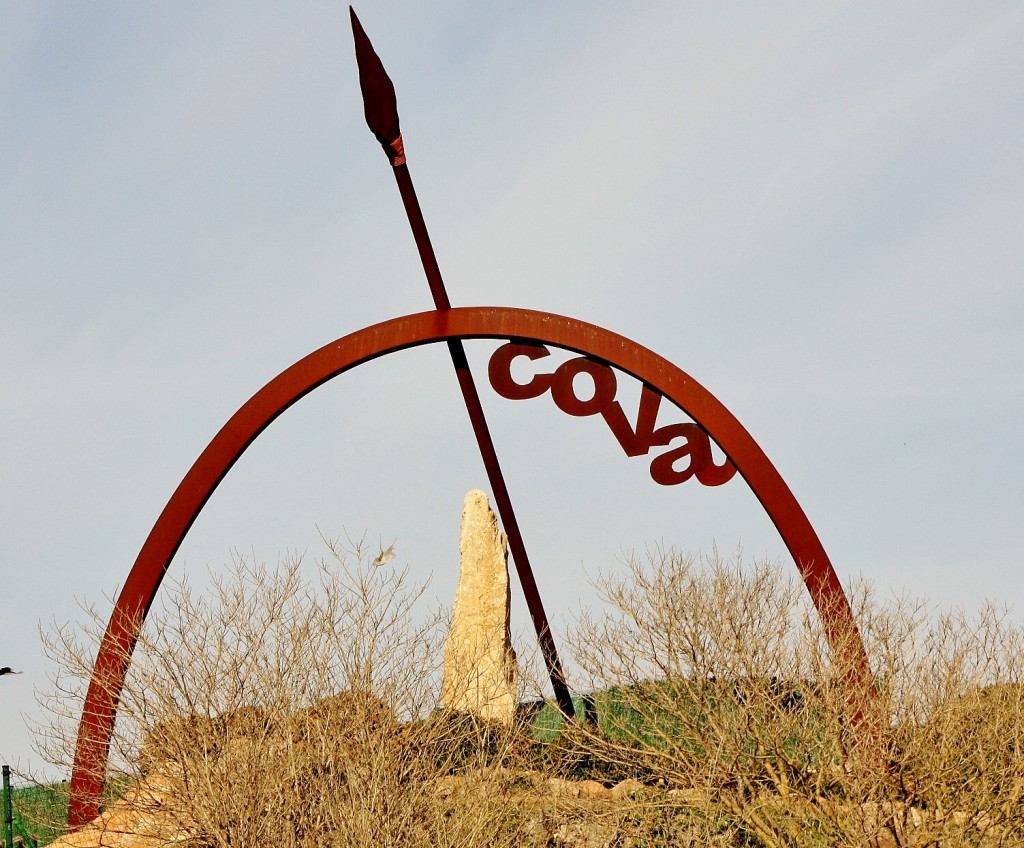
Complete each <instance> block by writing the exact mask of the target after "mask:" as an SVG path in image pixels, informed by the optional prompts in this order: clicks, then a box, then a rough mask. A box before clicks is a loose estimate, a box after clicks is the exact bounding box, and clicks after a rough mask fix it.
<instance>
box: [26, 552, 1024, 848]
mask: <svg viewBox="0 0 1024 848" xmlns="http://www.w3.org/2000/svg"><path fill="white" fill-rule="evenodd" d="M330 547H331V552H332V556H331V559H330V560H329V561H328V562H327V563H324V564H322V565H321V568H320V580H319V581H315V582H314V583H313V584H312V585H311V584H310V583H309V582H308V581H307V580H305V579H304V578H303V577H302V570H301V569H300V567H299V564H298V563H296V562H289V563H284V564H283V565H281V566H279V567H278V568H276V569H268V568H265V567H259V566H255V565H252V564H249V563H247V562H244V561H239V562H236V563H235V565H234V567H233V568H232V569H230V570H229V572H228V574H227V575H226V576H225V577H223V578H220V579H218V580H216V581H215V583H214V588H213V591H212V593H210V594H209V595H204V596H202V597H200V596H198V595H197V594H195V593H194V592H193V591H192V590H191V589H190V588H189V587H188V586H187V585H185V584H181V585H178V586H176V587H172V588H171V589H170V590H169V591H168V590H165V591H164V593H163V596H164V602H163V604H162V606H161V608H160V609H159V610H154V612H153V614H151V616H150V620H149V622H148V623H147V625H146V628H145V631H144V634H143V638H142V639H141V640H140V642H139V645H138V647H137V648H136V651H135V654H134V656H133V661H132V666H131V671H130V675H129V679H128V682H127V685H126V687H125V690H124V695H123V697H122V700H121V707H120V712H119V719H118V724H117V728H116V733H115V738H114V745H113V749H112V765H111V769H112V772H111V773H112V774H121V773H130V774H132V775H133V776H134V777H135V778H138V777H140V776H144V777H146V780H143V781H142V782H140V783H137V784H136V785H135V789H133V790H131V791H129V792H128V793H127V795H126V798H127V799H128V802H122V807H123V805H124V803H129V802H130V803H129V806H132V805H134V807H135V810H134V812H136V813H144V812H148V813H150V814H153V813H155V811H157V810H159V811H160V815H161V816H163V817H164V819H162V821H168V820H169V821H171V822H173V827H164V829H163V830H159V829H158V830H159V832H157V833H156V836H155V839H156V841H155V842H153V843H152V844H157V843H159V841H160V840H161V839H162V840H163V841H165V842H167V841H171V840H172V839H173V840H176V841H178V842H179V844H181V843H182V842H184V843H185V844H189V845H194V846H203V848H207V846H209V848H214V846H225V848H227V846H232V848H238V846H249V845H252V846H257V845H259V846H263V845H266V844H274V845H282V846H306V845H310V846H312V845H317V846H320V845H354V846H359V845H371V844H372V845H403V846H405V845H409V846H419V845H424V846H426V845H430V846H453V848H454V846H482V845H488V846H490V845H498V846H500V845H525V846H548V845H577V846H612V845H615V846H629V845H633V846H674V845H722V846H726V845H728V846H813V845H822V846H824V845H829V846H833V845H839V846H842V845H849V846H854V845H856V846H864V845H874V846H895V845H907V846H940V845H949V846H959V845H993V846H995V845H1005V846H1013V845H1024V717H1022V698H1024V689H1022V687H1021V683H1022V679H1021V673H1022V671H1024V668H1022V663H1024V650H1022V649H1024V644H1022V634H1021V631H1020V629H1019V628H1017V627H1015V626H1013V625H1011V623H1010V622H1009V619H1008V618H1007V616H1006V615H1005V613H1003V612H1002V611H1000V610H998V609H996V608H995V607H991V606H989V607H985V608H983V609H982V610H981V611H979V612H978V613H977V614H976V615H972V616H968V615H966V614H964V613H961V612H955V613H946V614H941V615H940V614H935V613H934V612H933V611H932V610H930V609H929V608H928V607H927V605H925V604H923V603H919V602H912V601H909V600H907V599H897V600H895V601H892V602H887V603H880V602H879V601H878V600H877V599H876V598H875V597H874V596H873V594H872V592H871V591H870V589H869V588H868V587H866V586H864V585H858V586H855V587H854V589H853V591H852V592H851V595H852V603H853V605H854V608H855V614H856V617H857V620H858V622H859V625H860V627H861V630H862V634H863V637H864V640H865V643H866V645H867V648H868V652H869V656H870V658H871V662H872V667H873V669H874V671H875V673H876V676H877V679H878V681H879V699H880V703H881V707H882V711H883V715H884V716H885V718H886V719H887V721H886V722H884V723H883V726H882V727H880V728H879V733H880V735H881V736H882V741H883V744H884V747H885V751H886V758H887V762H885V763H878V762H877V760H875V761H873V763H874V766H875V767H873V768H865V767H864V760H863V759H858V756H857V748H856V746H855V744H854V740H855V734H854V733H852V732H851V727H850V722H849V710H848V706H849V699H848V695H847V692H846V690H845V689H844V687H843V686H842V685H841V683H840V682H839V681H841V680H842V679H843V675H842V669H837V668H836V667H835V665H834V663H833V659H832V656H831V653H830V651H829V649H828V646H827V643H826V641H825V640H824V638H823V636H822V633H821V628H820V625H819V622H818V620H817V617H816V615H815V613H814V612H813V610H812V609H811V608H810V607H809V604H808V602H807V601H806V599H805V596H804V590H803V588H802V586H801V585H800V584H799V583H798V581H796V580H795V579H790V578H788V577H786V576H785V575H784V574H783V573H782V572H781V570H780V568H779V567H777V566H771V565H765V564H755V565H753V566H743V565H741V564H740V563H739V562H738V561H724V560H722V559H721V558H719V557H717V556H713V557H709V558H706V559H699V558H695V557H691V556H684V555H682V554H679V553H678V552H676V551H672V550H657V551H654V552H652V554H651V555H649V556H647V557H645V558H643V559H639V558H632V559H630V560H628V561H627V562H626V563H625V568H624V569H621V570H619V571H618V572H616V573H614V574H610V575H604V576H601V577H599V578H598V579H597V580H596V586H597V588H598V590H599V592H600V594H601V595H602V597H603V600H604V603H605V605H604V607H603V608H601V609H600V610H592V611H587V612H583V613H581V614H580V616H579V617H578V620H577V626H576V627H575V629H574V632H573V633H572V634H571V637H570V639H569V643H570V647H571V653H572V655H573V659H574V662H575V663H576V665H577V666H578V667H579V668H580V669H581V670H582V672H583V673H584V675H585V676H584V678H583V679H581V681H580V683H581V689H583V690H584V691H592V692H594V693H595V694H594V696H593V697H592V699H591V706H592V709H591V713H592V715H593V716H596V718H595V720H594V721H593V722H590V723H588V722H580V723H578V724H576V725H573V726H570V727H564V728H562V730H561V732H560V734H559V735H558V736H557V737H556V738H554V739H550V738H545V737H544V734H539V733H537V732H536V731H535V730H534V729H533V728H532V727H531V721H532V717H528V716H527V717H524V718H523V719H522V720H521V721H520V722H517V723H513V724H512V725H511V726H503V725H500V724H495V723H488V722H483V721H480V720H476V719H473V718H472V717H470V716H466V715H455V714H451V713H445V712H443V711H440V710H438V709H437V707H438V692H439V690H440V669H439V668H438V663H439V658H440V657H441V656H442V655H443V651H442V640H443V637H444V635H445V630H446V628H445V618H444V615H443V614H442V613H440V612H433V613H428V614H424V613H423V611H422V610H421V609H420V607H421V603H420V602H421V600H422V594H423V590H422V587H419V586H415V585H413V584H412V583H411V582H410V581H409V579H408V575H407V574H406V573H404V572H401V571H392V570H389V569H374V568H372V567H371V566H370V565H369V563H368V558H367V557H364V556H362V555H361V551H360V550H359V549H358V546H356V548H355V549H354V550H350V551H346V550H343V549H342V548H341V547H340V546H339V545H337V544H331V545H330ZM101 624H102V621H101V619H100V617H99V616H98V615H96V616H94V617H93V626H92V630H91V632H89V633H86V635H84V636H78V635H76V634H75V633H74V632H72V631H70V630H68V629H63V630H60V629H58V630H57V631H56V632H55V633H54V634H52V635H51V636H50V637H49V649H50V651H51V654H52V655H53V656H54V658H55V659H56V660H57V662H58V664H59V666H60V668H61V669H62V677H61V678H60V679H59V680H57V681H55V683H56V687H55V688H56V690H57V693H58V694H60V695H61V696H62V697H61V698H58V699H56V700H54V699H53V697H52V696H50V697H48V698H47V699H46V700H45V701H44V704H46V705H48V706H51V707H52V706H53V705H54V704H56V705H57V706H58V708H60V707H61V705H63V709H58V710H57V713H56V715H55V716H54V720H53V721H51V722H50V723H48V724H47V726H46V730H45V732H44V733H42V734H41V735H40V736H39V739H40V743H41V747H42V748H43V749H44V750H45V751H46V752H47V753H48V754H49V756H50V760H51V762H55V763H62V764H65V765H66V764H67V762H68V753H69V751H70V744H71V743H73V741H74V733H75V731H76V729H77V728H76V726H75V722H76V721H77V718H78V713H77V712H76V709H77V710H80V708H81V707H80V704H81V697H82V694H83V692H84V686H85V684H86V683H87V681H88V676H89V671H90V666H91V656H92V653H93V652H94V651H95V647H94V645H95V643H96V639H97V631H98V630H100V629H101ZM624 780H625V781H626V782H624V783H623V782H622V781H624ZM567 781H568V782H567ZM615 784H618V788H616V789H615V790H612V791H609V790H608V789H606V788H605V787H610V786H612V785H615ZM143 790H146V791H143ZM151 818H152V816H151ZM122 820H127V819H122ZM110 826H111V827H113V826H114V825H110Z"/></svg>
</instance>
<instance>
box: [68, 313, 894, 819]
mask: <svg viewBox="0 0 1024 848" xmlns="http://www.w3.org/2000/svg"><path fill="white" fill-rule="evenodd" d="M481 338H495V339H504V340H510V341H515V342H517V343H522V342H525V343H528V344H535V345H536V344H543V345H551V346H554V347H560V348H563V349H565V350H569V351H572V352H575V353H578V354H582V355H583V356H586V357H588V358H589V359H591V360H594V361H596V362H599V363H604V364H607V365H610V366H614V367H615V368H617V369H619V370H621V371H623V372H625V373H627V374H629V375H631V376H633V377H635V378H636V379H638V380H640V381H642V382H643V383H644V384H645V385H647V386H649V387H650V388H651V389H652V390H653V391H655V392H657V393H659V394H661V395H663V396H664V397H665V398H666V399H668V400H669V401H670V402H672V403H674V404H675V405H676V406H678V407H679V408H680V409H682V410H683V411H684V412H685V413H686V414H687V415H689V416H690V417H691V418H692V419H693V420H694V422H695V423H696V424H697V425H698V426H699V427H700V428H701V429H702V430H703V431H704V432H706V433H707V434H708V435H709V436H710V437H711V438H712V439H714V441H715V442H716V443H717V444H718V446H719V447H720V448H721V449H722V451H723V452H724V453H725V455H726V456H727V457H728V458H729V460H730V462H731V463H732V464H733V465H734V466H735V467H736V470H737V473H738V474H739V475H740V476H741V477H742V478H743V479H744V480H746V482H747V484H748V485H749V486H750V488H751V490H752V491H753V493H754V495H755V496H756V497H757V499H758V500H759V501H760V503H761V505H762V506H763V507H764V509H765V511H766V512H767V513H768V516H769V517H770V518H771V520H772V522H773V523H774V524H775V526H776V528H777V529H778V531H779V533H780V535H781V536H782V539H783V541H784V542H785V544H786V547H787V548H788V549H789V552H790V554H792V556H793V559H794V560H795V562H796V565H797V568H798V569H799V571H800V575H801V577H802V578H803V581H804V583H805V585H806V586H807V590H808V592H809V593H810V596H811V599H812V601H813V603H814V604H815V606H816V608H817V610H818V612H819V614H820V615H821V617H822V620H823V624H824V630H825V633H826V636H827V637H828V639H829V641H830V643H831V644H832V646H833V647H834V649H835V650H836V653H837V657H838V659H840V660H842V661H843V665H844V666H845V667H846V668H848V669H849V672H848V674H847V683H848V686H849V691H850V704H851V717H852V718H853V720H854V722H855V723H858V722H860V719H861V717H862V716H865V715H871V716H873V715H874V714H875V704H876V701H875V689H874V685H873V680H872V676H871V670H870V667H869V665H868V660H867V655H866V653H865V651H864V646H863V643H862V641H861V639H860V635H859V633H858V631H857V626H856V624H855V622H854V619H853V614H852V612H851V610H850V606H849V603H848V602H847V599H846V596H845V594H844V592H843V589H842V586H841V585H840V583H839V579H838V577H837V576H836V573H835V570H834V569H833V568H832V564H831V562H830V561H829V558H828V555H827V554H826V553H825V549H824V547H823V546H822V544H821V541H820V540H819V539H818V536H817V534H816V533H815V532H814V528H813V527H811V524H810V522H809V521H808V519H807V516H806V515H805V514H804V511H803V509H801V507H800V505H799V503H797V500H796V498H795V497H794V496H793V493H792V492H791V491H790V489H789V487H788V486H787V485H786V483H785V481H784V480H783V479H782V477H781V475H780V474H779V472H778V471H777V470H776V469H775V467H774V466H773V465H772V463H771V461H770V460H769V459H768V457H767V456H766V455H765V453H764V452H763V451H762V450H761V448H760V447H759V446H758V445H757V443H756V442H755V441H754V439H753V438H752V437H751V436H750V434H749V433H748V432H747V431H746V429H744V427H743V425H742V424H740V422H739V421H737V420H736V418H735V417H734V416H733V415H732V414H731V413H730V412H729V411H728V410H727V409H726V408H725V406H723V405H722V403H721V402H720V401H719V400H718V399H717V398H716V397H715V396H714V395H712V394H711V392H709V391H708V390H707V389H705V388H704V387H703V386H702V385H700V383H698V382H697V381H696V380H694V379H693V378H692V377H691V376H690V375H688V374H687V373H686V372H685V371H682V370H681V369H680V368H678V367H676V366H675V365H673V364H672V363H671V362H669V361H668V360H666V359H664V358H663V357H661V356H658V355H657V354H656V353H653V352H652V351H650V350H648V349H647V348H645V347H643V346H641V345H639V344H637V343H636V342H632V341H630V340H629V339H627V338H625V337H623V336H620V335H618V334H616V333H613V332H610V331H609V330H604V329H601V328H600V327H596V326H594V325H592V324H586V323H584V322H583V321H578V320H576V319H573V318H566V317H564V316H560V315H552V314H549V313H545V312H534V311H530V310H525V309H514V308H503V307H468V308H460V309H451V310H448V311H436V310H435V311H431V312H423V313H419V314H416V315H406V316H404V317H401V318H394V319H392V320H390V321H385V322H383V323H381V324H376V325H374V326H372V327H367V328H365V329H363V330H359V331H358V332H355V333H352V334H351V335H348V336H345V337H343V338H341V339H338V340H337V341H334V342H331V343H330V344H327V345H325V346H324V347H322V348H320V349H319V350H317V351H314V352H313V353H311V354H309V355H308V356H306V357H305V358H303V359H301V360H299V361H298V362H296V363H295V364H294V365H292V366H291V367H290V368H288V369H287V370H285V371H284V372H282V373H281V374H280V375H278V376H277V377H275V378H274V379H273V380H271V381H270V382H269V383H268V384H267V385H266V386H264V387H263V388H262V389H260V391H258V392H257V393H256V394H255V395H253V396H252V398H250V399H249V401H247V402H246V403H245V404H244V405H243V406H242V408H241V409H239V410H238V412H236V413H235V414H234V415H233V416H232V417H231V419H230V420H229V421H228V422H227V424H225V425H224V427H223V428H222V429H221V430H220V432H219V433H217V435H216V436H215V437H214V438H213V441H211V442H210V444H209V446H208V447H207V448H206V450H204V451H203V453H202V454H201V455H200V457H199V459H197V460H196V462H195V464H194V465H193V466H192V468H191V469H190V470H189V472H188V473H187V474H186V475H185V478H184V479H183V480H182V481H181V483H180V484H179V486H178V488H177V489H176V490H175V492H174V494H173V495H172V496H171V499H170V501H169V502H168V503H167V506H166V507H165V508H164V510H163V512H162V513H161V514H160V517H159V518H158V519H157V522H156V524H155V525H154V527H153V529H152V531H151V532H150V534H149V537H148V538H147V539H146V542H145V544H144V545H143V546H142V550H141V551H140V552H139V555H138V558H137V559H136V560H135V564H134V566H133V567H132V569H131V572H130V573H129V575H128V579H127V580H126V581H125V585H124V589H123V590H122V591H121V594H120V595H119V596H118V599H117V603H116V604H115V607H114V612H113V614H112V615H111V620H110V624H109V625H108V627H107V631H106V633H105V634H104V637H103V641H102V643H101V645H100V650H99V654H98V655H97V659H96V668H95V671H94V673H93V679H92V682H91V684H90V686H89V690H88V693H87V696H86V701H85V706H84V709H83V713H82V721H81V725H80V728H79V735H78V745H77V749H76V754H75V765H74V769H73V772H72V779H71V799H70V806H69V811H68V819H69V824H70V826H71V827H72V828H77V827H79V826H81V825H83V824H85V823H86V822H88V821H90V820H92V819H93V818H95V816H96V814H97V812H98V809H99V798H100V792H101V790H102V775H103V769H104V764H105V762H106V756H107V749H108V746H109V743H110V736H111V732H112V729H113V724H114V717H115V712H116V709H117V702H118V699H119V697H120V693H121V688H122V686H123V684H124V677H125V673H126V672H127V669H128V664H129V662H130V660H131V653H132V650H133V649H134V646H135V642H136V640H137V638H138V634H139V629H140V628H141V626H142V620H143V618H144V617H145V615H146V613H147V612H148V610H149V607H150V605H151V604H152V602H153V599H154V597H155V595H156V592H157V589H158V588H159V586H160V582H161V581H162V579H163V576H164V574H165V573H166V571H167V568H168V567H169V565H170V563H171V560H172V558H173V557H174V554H175V552H176V551H177V550H178V547H179V546H180V545H181V542H182V540H183V539H184V537H185V534H186V533H187V532H188V530H189V528H190V527H191V526H192V523H193V522H194V521H195V519H196V517H197V516H198V515H199V512H200V510H201V509H202V508H203V505H204V504H205V503H206V502H207V500H208V499H209V498H210V496H211V495H212V494H213V492H214V490H215V489H216V488H217V485H218V484H219V483H220V481H221V480H222V479H223V478H224V476H225V475H226V474H227V473H228V471H229V470H230V469H231V467H232V466H233V465H234V463H235V462H236V461H237V460H238V458H239V457H240V456H241V455H242V453H243V452H244V451H245V450H246V448H248V446H249V445H250V444H252V442H253V441H254V440H255V439H256V438H257V436H259V434H260V433H262V432H263V430H265V429H266V428H267V427H268V426H269V425H270V424H271V423H272V422H273V421H274V420H275V419H276V418H277V417H278V416H279V415H281V414H282V413H283V412H284V411H285V410H286V409H288V408H289V407H290V406H291V405H292V404H294V403H296V402H297V401H298V400H300V399H301V398H303V397H304V396H305V395H307V394H309V392H311V391H313V389H315V388H316V387H317V386H319V385H321V384H323V383H325V382H327V381H328V380H330V379H332V378H333V377H337V376H338V375H340V374H343V373H345V372H346V371H349V370H351V369H353V368H355V367H357V366H359V365H361V364H363V363H364V362H368V361H370V360H372V359H376V358H378V357H381V356H385V355H387V354H390V353H394V352H395V351H399V350H403V349H406V348H411V347H417V346H420V345H424V344H431V343H436V342H448V341H450V340H456V339H457V340H460V341H461V340H464V339H481Z"/></svg>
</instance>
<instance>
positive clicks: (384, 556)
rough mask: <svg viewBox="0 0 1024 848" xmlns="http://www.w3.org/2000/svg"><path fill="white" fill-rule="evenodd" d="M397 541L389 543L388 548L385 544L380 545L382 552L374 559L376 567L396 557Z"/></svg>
mask: <svg viewBox="0 0 1024 848" xmlns="http://www.w3.org/2000/svg"><path fill="white" fill-rule="evenodd" d="M397 541H398V540H397V539H396V540H395V542H397ZM395 542H392V543H391V544H390V545H388V547H387V549H386V550H385V548H384V545H383V544H381V545H380V546H379V547H380V553H379V554H377V558H376V559H375V560H374V561H373V564H374V566H375V567H377V568H380V566H382V565H386V564H387V563H389V562H391V560H393V559H394V558H395Z"/></svg>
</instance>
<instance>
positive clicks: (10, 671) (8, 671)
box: [0, 665, 21, 674]
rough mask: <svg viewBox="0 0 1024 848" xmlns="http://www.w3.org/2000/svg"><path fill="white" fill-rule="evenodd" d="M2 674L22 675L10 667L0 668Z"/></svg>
mask: <svg viewBox="0 0 1024 848" xmlns="http://www.w3.org/2000/svg"><path fill="white" fill-rule="evenodd" d="M0 674H21V672H20V671H15V670H14V669H13V668H11V667H10V666H9V665H5V666H4V667H3V668H0Z"/></svg>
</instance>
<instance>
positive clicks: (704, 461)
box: [487, 342, 736, 486]
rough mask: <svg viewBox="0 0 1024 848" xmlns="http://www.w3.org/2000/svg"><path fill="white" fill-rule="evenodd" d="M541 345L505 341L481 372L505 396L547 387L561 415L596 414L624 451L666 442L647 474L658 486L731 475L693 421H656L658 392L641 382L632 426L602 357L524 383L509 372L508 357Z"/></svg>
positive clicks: (537, 350) (532, 352) (520, 396)
mask: <svg viewBox="0 0 1024 848" xmlns="http://www.w3.org/2000/svg"><path fill="white" fill-rule="evenodd" d="M550 355H551V351H549V350H548V349H547V348H546V347H545V346H544V345H539V344H526V343H523V342H508V343H507V344H503V345H502V346H501V347H499V348H498V349H497V350H496V351H495V352H494V354H493V355H492V356H491V359H490V362H489V363H488V366H487V375H488V378H489V379H490V381H491V386H492V387H493V388H494V390H495V391H496V392H497V393H498V394H499V395H501V396H502V397H503V398H507V399H508V400H530V399H531V398H536V397H540V396H541V395H543V394H544V393H545V392H551V398H552V400H554V402H555V405H556V406H557V407H558V408H559V409H560V410H562V412H564V413H566V414H567V415H572V416H576V417H581V418H582V417H586V416H590V415H600V416H601V417H602V418H603V419H604V420H605V423H606V424H607V425H608V429H610V430H611V431H612V435H613V436H615V439H616V441H617V442H618V443H619V445H620V446H621V447H622V450H623V451H624V452H625V454H626V456H646V455H647V454H648V453H650V451H651V449H652V448H657V447H668V450H666V451H664V452H663V453H660V454H658V455H657V456H656V457H654V459H653V460H652V461H651V478H652V479H653V480H654V482H655V483H659V484H661V485H662V486H675V485H677V484H678V483H685V482H686V481H687V480H689V479H690V478H692V477H696V478H697V481H698V482H699V483H701V484H703V485H705V486H721V485H722V484H723V483H728V482H729V481H730V480H731V479H732V478H733V477H734V476H735V475H736V466H735V465H733V464H732V463H731V462H730V461H729V459H728V457H726V459H725V461H724V462H723V463H722V464H721V465H718V464H716V463H715V460H714V457H713V456H712V454H711V439H710V438H709V437H708V434H707V433H706V432H705V431H704V430H703V429H702V428H701V427H700V426H699V425H697V424H694V423H693V422H680V423H677V424H666V425H665V426H664V427H658V426H656V424H657V420H658V410H659V408H660V407H661V397H662V396H661V395H660V394H659V393H658V392H656V391H654V390H653V389H652V388H651V387H650V386H648V385H647V384H646V383H644V385H643V388H642V389H641V391H640V404H639V408H638V409H637V415H636V424H635V425H633V424H631V423H630V422H629V419H628V418H627V417H626V413H625V411H624V410H623V408H622V404H620V403H619V402H618V401H617V400H616V399H615V395H616V394H617V392H618V381H617V379H616V377H615V372H614V371H613V370H612V369H611V368H610V367H609V366H607V365H605V364H604V363H602V362H598V361H596V360H594V359H590V358H589V357H586V356H578V357H576V358H574V359H568V360H566V361H565V362H563V363H562V364H561V365H559V366H558V368H556V369H555V370H554V371H553V372H549V373H541V372H537V373H535V374H534V375H533V376H532V377H531V378H530V380H529V381H528V382H526V383H519V382H516V380H515V379H514V378H513V376H512V362H513V361H514V360H515V359H517V358H518V357H525V358H526V359H529V360H531V361H537V360H539V359H543V358H544V357H546V356H550ZM580 374H586V375H587V376H588V377H589V378H590V379H591V380H592V381H593V384H594V391H593V394H592V395H591V396H590V397H588V398H586V399H584V398H581V397H580V396H579V395H578V394H577V393H576V377H577V376H579V375H580Z"/></svg>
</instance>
